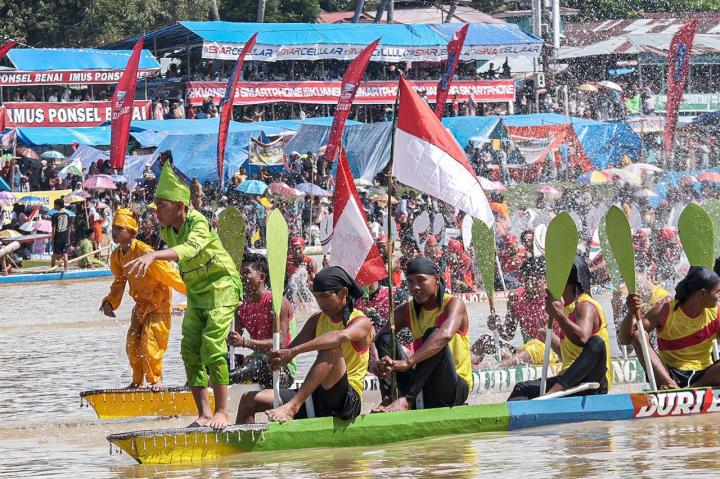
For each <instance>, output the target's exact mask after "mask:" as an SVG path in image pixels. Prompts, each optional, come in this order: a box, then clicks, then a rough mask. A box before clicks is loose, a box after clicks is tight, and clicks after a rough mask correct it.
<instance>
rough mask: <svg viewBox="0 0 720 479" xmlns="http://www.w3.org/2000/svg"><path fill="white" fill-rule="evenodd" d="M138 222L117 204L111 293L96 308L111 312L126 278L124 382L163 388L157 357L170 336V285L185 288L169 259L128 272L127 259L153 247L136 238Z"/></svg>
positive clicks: (119, 296)
mask: <svg viewBox="0 0 720 479" xmlns="http://www.w3.org/2000/svg"><path fill="white" fill-rule="evenodd" d="M137 232H138V222H137V219H136V218H135V215H134V214H133V212H132V211H131V210H129V209H127V208H118V209H117V211H116V212H115V217H114V218H113V225H112V238H113V241H114V242H115V243H116V244H117V245H118V247H117V248H116V249H115V251H113V253H112V255H111V256H110V271H112V273H113V276H114V279H113V282H112V285H111V286H110V294H108V295H107V296H106V297H105V298H104V299H103V301H102V304H101V306H100V310H101V311H102V312H103V313H104V314H105V316H110V317H113V318H114V317H115V310H117V309H118V307H120V302H121V301H122V297H123V293H124V292H125V284H126V283H130V296H131V297H132V298H133V299H134V300H135V307H134V308H133V311H132V315H131V316H130V329H128V334H127V342H126V346H125V349H126V351H127V355H128V360H129V361H130V367H131V368H132V371H133V374H132V382H131V383H130V385H129V386H128V387H129V388H137V387H142V386H145V385H148V386H149V387H150V388H151V389H153V390H158V389H162V388H163V387H164V386H163V381H162V377H163V376H162V358H163V355H164V354H165V350H166V349H167V346H168V338H169V337H170V311H171V309H172V291H171V288H172V289H175V290H176V291H178V292H179V293H182V294H185V293H186V291H185V284H183V282H182V279H181V278H180V274H179V273H178V271H177V268H175V266H174V265H172V264H170V263H169V262H167V261H157V262H155V263H153V265H152V266H151V267H150V268H149V270H148V274H146V275H145V276H143V277H140V278H138V277H134V276H132V275H128V270H127V268H126V265H127V263H129V262H130V261H132V260H134V259H135V258H138V257H140V256H142V255H144V254H145V253H147V252H149V251H152V248H151V247H150V246H148V245H146V244H145V243H143V242H142V241H140V240H138V239H135V235H137Z"/></svg>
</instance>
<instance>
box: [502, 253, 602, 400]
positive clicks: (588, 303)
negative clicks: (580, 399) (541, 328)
mask: <svg viewBox="0 0 720 479" xmlns="http://www.w3.org/2000/svg"><path fill="white" fill-rule="evenodd" d="M545 311H546V312H547V314H548V315H549V316H550V317H552V318H553V320H554V322H557V323H558V326H560V331H561V333H562V334H561V335H560V337H558V336H557V335H555V334H553V349H557V348H558V347H559V349H560V357H561V358H562V369H561V370H560V372H559V373H558V375H557V376H555V377H551V378H548V379H547V388H548V389H547V392H546V393H547V394H551V393H555V392H560V391H564V390H566V389H570V388H573V387H575V386H578V385H580V384H582V383H590V382H596V383H599V384H600V387H599V388H598V389H589V390H586V391H582V392H580V393H577V394H576V395H580V396H587V395H594V394H607V392H608V390H609V389H610V386H611V385H612V379H613V369H612V362H611V361H612V360H611V357H610V336H609V333H608V328H607V320H606V319H605V313H604V311H603V308H602V306H600V303H598V302H597V301H595V300H594V299H593V298H592V297H591V296H590V269H589V268H588V266H587V264H586V263H585V260H583V259H582V258H581V257H580V256H576V257H575V262H574V263H573V266H572V269H571V270H570V276H569V277H568V280H567V284H566V285H565V291H564V292H563V295H562V298H561V301H554V300H553V298H552V297H551V296H550V293H549V292H548V293H547V296H546V299H545ZM538 396H540V379H535V380H531V381H523V382H521V383H518V384H516V385H515V388H514V389H513V391H512V393H511V394H510V397H509V398H508V401H517V400H522V399H534V398H536V397H538Z"/></svg>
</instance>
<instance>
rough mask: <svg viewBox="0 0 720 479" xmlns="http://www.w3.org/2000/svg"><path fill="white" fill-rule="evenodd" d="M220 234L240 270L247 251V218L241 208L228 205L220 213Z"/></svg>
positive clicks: (222, 241) (221, 240)
mask: <svg viewBox="0 0 720 479" xmlns="http://www.w3.org/2000/svg"><path fill="white" fill-rule="evenodd" d="M218 236H219V237H220V242H221V243H222V244H223V246H224V247H225V250H226V251H227V252H228V254H230V257H231V258H232V259H233V262H234V263H235V266H236V267H237V269H238V271H239V270H240V264H241V263H242V258H243V252H244V251H245V218H244V217H243V215H242V214H241V213H240V210H238V209H237V208H235V207H234V206H228V207H227V208H225V209H224V210H223V211H222V213H220V217H219V218H218Z"/></svg>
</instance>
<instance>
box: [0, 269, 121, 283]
mask: <svg viewBox="0 0 720 479" xmlns="http://www.w3.org/2000/svg"><path fill="white" fill-rule="evenodd" d="M104 276H112V272H111V271H110V269H89V270H78V271H75V270H73V271H67V272H62V271H60V272H57V273H37V274H13V275H10V276H0V284H3V283H33V282H36V281H60V280H63V279H92V278H102V277H104Z"/></svg>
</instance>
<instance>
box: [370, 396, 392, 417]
mask: <svg viewBox="0 0 720 479" xmlns="http://www.w3.org/2000/svg"><path fill="white" fill-rule="evenodd" d="M392 402H393V401H392V399H391V398H385V399H383V401H382V402H381V403H380V404H378V405H377V406H375V407H374V408H372V409H371V410H370V413H371V414H374V413H378V412H385V408H386V407H388V406H389V405H390V404H392Z"/></svg>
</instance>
